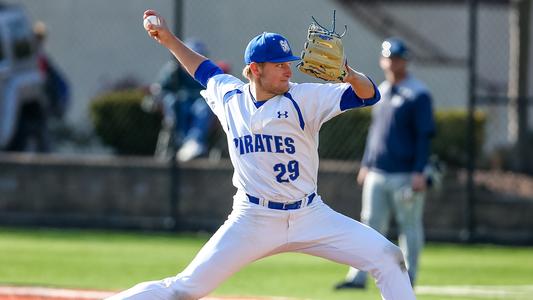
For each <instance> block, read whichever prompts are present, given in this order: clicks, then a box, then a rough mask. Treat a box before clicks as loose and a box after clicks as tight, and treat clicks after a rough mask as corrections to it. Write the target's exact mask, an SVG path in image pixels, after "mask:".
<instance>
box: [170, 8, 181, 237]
mask: <svg viewBox="0 0 533 300" xmlns="http://www.w3.org/2000/svg"><path fill="white" fill-rule="evenodd" d="M182 20H183V1H182V0H175V1H174V34H175V35H176V36H178V37H180V38H181V37H182V23H183V21H182ZM172 59H173V58H172ZM176 126H177V120H174V125H173V128H172V133H171V134H172V135H174V137H175V134H176ZM176 142H177V141H176V138H174V139H172V143H171V147H170V148H171V156H170V159H169V164H170V165H169V169H170V189H169V204H170V218H171V219H172V223H173V224H172V225H173V226H172V227H171V228H170V229H172V230H175V231H177V230H180V229H181V222H180V212H179V187H180V178H179V164H178V159H177V157H176V152H177V150H178V149H177V146H176Z"/></svg>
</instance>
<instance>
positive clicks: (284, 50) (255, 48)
mask: <svg viewBox="0 0 533 300" xmlns="http://www.w3.org/2000/svg"><path fill="white" fill-rule="evenodd" d="M299 59H300V57H298V56H294V55H293V54H292V51H291V47H290V46H289V41H287V39H286V38H284V37H283V36H282V35H281V34H277V33H272V32H263V33H262V34H260V35H258V36H256V37H254V38H253V39H252V40H251V41H250V43H248V46H246V50H245V51H244V63H245V64H247V65H249V64H250V63H252V62H258V63H261V62H288V61H294V60H299Z"/></svg>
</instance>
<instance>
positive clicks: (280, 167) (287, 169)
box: [274, 160, 300, 182]
mask: <svg viewBox="0 0 533 300" xmlns="http://www.w3.org/2000/svg"><path fill="white" fill-rule="evenodd" d="M274 171H275V172H278V175H276V180H277V181H278V182H289V181H294V180H296V178H298V176H300V167H299V166H298V161H296V160H291V161H289V162H288V163H287V165H284V164H282V163H279V164H276V165H274Z"/></svg>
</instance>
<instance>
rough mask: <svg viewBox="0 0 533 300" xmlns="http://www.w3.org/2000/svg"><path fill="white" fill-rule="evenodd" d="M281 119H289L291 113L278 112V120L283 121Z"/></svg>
mask: <svg viewBox="0 0 533 300" xmlns="http://www.w3.org/2000/svg"><path fill="white" fill-rule="evenodd" d="M281 117H284V118H285V119H287V118H288V117H289V112H288V111H285V112H283V113H281V111H278V119H281Z"/></svg>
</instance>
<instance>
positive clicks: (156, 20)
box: [143, 15, 161, 29]
mask: <svg viewBox="0 0 533 300" xmlns="http://www.w3.org/2000/svg"><path fill="white" fill-rule="evenodd" d="M143 24H144V28H146V29H148V24H152V25H155V26H160V25H161V21H160V20H159V18H158V17H156V16H154V15H150V16H148V17H146V19H144V23H143Z"/></svg>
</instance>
